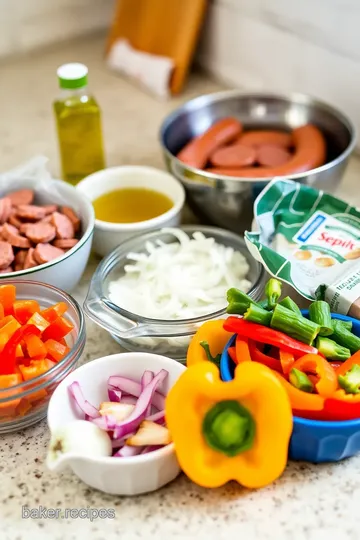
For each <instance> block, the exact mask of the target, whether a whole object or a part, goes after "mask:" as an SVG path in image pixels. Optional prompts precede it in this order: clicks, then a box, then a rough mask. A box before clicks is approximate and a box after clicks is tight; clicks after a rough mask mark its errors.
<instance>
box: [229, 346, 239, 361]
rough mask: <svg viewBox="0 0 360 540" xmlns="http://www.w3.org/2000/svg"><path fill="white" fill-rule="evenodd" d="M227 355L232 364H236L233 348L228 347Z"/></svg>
mask: <svg viewBox="0 0 360 540" xmlns="http://www.w3.org/2000/svg"><path fill="white" fill-rule="evenodd" d="M227 352H228V355H229V356H230V358H231V360H232V361H233V362H234V364H236V363H237V362H236V349H235V347H229V348H228V350H227Z"/></svg>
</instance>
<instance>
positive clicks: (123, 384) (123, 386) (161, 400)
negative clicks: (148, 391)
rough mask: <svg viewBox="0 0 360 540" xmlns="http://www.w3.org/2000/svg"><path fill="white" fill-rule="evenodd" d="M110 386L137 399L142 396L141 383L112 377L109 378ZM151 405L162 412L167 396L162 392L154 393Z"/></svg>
mask: <svg viewBox="0 0 360 540" xmlns="http://www.w3.org/2000/svg"><path fill="white" fill-rule="evenodd" d="M108 385H109V386H112V387H115V388H116V389H118V390H121V392H123V393H126V394H130V395H132V396H135V397H139V396H140V394H141V384H140V383H138V382H136V381H134V380H133V379H128V378H127V377H122V376H121V375H112V376H111V377H109V380H108ZM151 403H152V405H154V407H156V409H158V410H159V411H161V410H162V409H164V408H165V396H164V395H163V394H160V392H154V394H153V397H152V400H151Z"/></svg>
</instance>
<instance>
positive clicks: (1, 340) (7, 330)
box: [0, 315, 21, 369]
mask: <svg viewBox="0 0 360 540" xmlns="http://www.w3.org/2000/svg"><path fill="white" fill-rule="evenodd" d="M19 328H21V324H19V323H18V322H17V320H16V319H15V317H13V316H12V315H10V316H9V318H8V322H7V323H6V324H5V325H4V326H3V327H2V328H0V351H2V350H3V348H4V347H5V345H6V343H7V342H8V341H9V339H10V338H11V336H12V335H13V334H15V332H16V330H18V329H19ZM0 369H1V368H0Z"/></svg>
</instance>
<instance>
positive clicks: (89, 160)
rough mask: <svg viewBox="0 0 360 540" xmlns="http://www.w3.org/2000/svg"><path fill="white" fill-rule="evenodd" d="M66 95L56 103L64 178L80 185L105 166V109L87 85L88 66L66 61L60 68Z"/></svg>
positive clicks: (61, 80)
mask: <svg viewBox="0 0 360 540" xmlns="http://www.w3.org/2000/svg"><path fill="white" fill-rule="evenodd" d="M57 74H58V79H59V85H60V88H61V90H62V94H61V95H60V96H59V99H57V100H56V101H55V102H54V112H55V117H56V124H57V132H58V139H59V147H60V158H61V167H62V176H63V179H64V180H66V181H67V182H69V183H71V184H77V182H79V181H80V180H81V179H82V178H84V177H85V176H88V175H89V174H91V173H93V172H95V171H98V170H100V169H104V167H105V160H104V148H103V137H102V127H101V110H100V107H99V105H98V104H97V102H96V100H95V98H94V96H92V95H91V94H90V93H89V91H88V88H87V75H88V69H87V67H86V66H84V65H83V64H76V63H75V64H64V65H63V66H61V67H60V68H59V69H58V71H57Z"/></svg>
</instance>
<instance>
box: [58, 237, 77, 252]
mask: <svg viewBox="0 0 360 540" xmlns="http://www.w3.org/2000/svg"><path fill="white" fill-rule="evenodd" d="M78 241H79V240H77V238H63V239H60V238H59V239H58V240H55V242H53V245H54V246H55V247H57V248H60V249H65V250H68V249H71V248H73V247H74V246H76V244H77V243H78Z"/></svg>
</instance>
